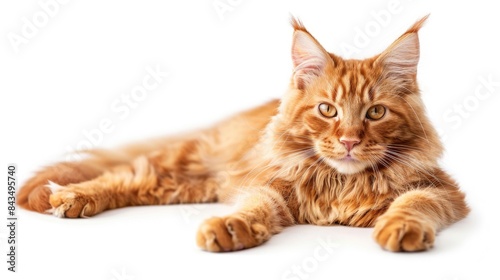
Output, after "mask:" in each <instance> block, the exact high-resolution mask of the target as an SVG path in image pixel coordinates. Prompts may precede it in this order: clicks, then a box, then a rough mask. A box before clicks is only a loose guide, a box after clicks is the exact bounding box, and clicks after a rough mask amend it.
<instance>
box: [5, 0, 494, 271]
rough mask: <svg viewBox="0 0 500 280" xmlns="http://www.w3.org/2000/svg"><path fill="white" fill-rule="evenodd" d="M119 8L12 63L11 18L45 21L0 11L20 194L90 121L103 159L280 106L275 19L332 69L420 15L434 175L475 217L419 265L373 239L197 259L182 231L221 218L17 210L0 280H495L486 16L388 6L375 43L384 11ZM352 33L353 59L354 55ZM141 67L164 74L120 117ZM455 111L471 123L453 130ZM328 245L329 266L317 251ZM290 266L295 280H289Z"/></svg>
mask: <svg viewBox="0 0 500 280" xmlns="http://www.w3.org/2000/svg"><path fill="white" fill-rule="evenodd" d="M41 2H42V3H45V2H47V0H41ZM131 2H132V1H68V4H65V5H61V6H60V8H59V10H58V11H57V12H54V15H53V17H50V18H49V20H48V22H47V24H46V26H44V27H41V28H39V30H38V32H37V33H36V34H35V35H34V36H33V38H29V39H26V40H27V43H25V44H22V45H20V46H19V51H18V52H17V53H16V52H15V50H14V47H13V46H12V44H11V43H10V41H9V36H10V37H11V36H12V35H11V34H12V33H11V32H14V33H16V34H18V35H20V34H21V30H22V28H23V25H24V23H23V17H26V18H28V19H30V21H32V18H33V15H35V14H37V13H38V12H40V11H43V10H42V8H41V7H40V4H38V1H3V2H2V3H1V4H0V33H1V34H2V38H3V40H2V41H0V92H1V96H2V101H1V102H0V114H1V118H0V123H1V129H2V133H1V134H2V137H0V143H1V145H0V152H1V153H0V154H1V163H0V169H1V170H5V173H6V169H7V164H9V163H16V164H17V167H18V173H17V175H18V180H19V183H22V182H24V181H25V180H26V179H27V178H28V177H29V176H31V175H32V174H33V172H34V171H36V170H37V169H38V168H40V167H41V166H43V165H46V164H48V163H50V162H54V161H57V160H60V159H64V153H65V152H68V151H71V150H72V149H73V148H74V147H75V146H77V145H78V144H81V143H82V141H85V135H84V132H83V131H84V130H85V131H87V132H88V131H92V130H94V129H97V128H98V127H99V125H100V123H101V122H102V121H103V120H104V124H102V126H103V128H104V130H105V131H106V133H103V137H102V139H101V141H96V144H98V146H100V147H112V146H116V145H119V144H123V143H126V142H130V141H133V140H138V139H144V138H148V137H152V136H158V135H164V134H171V133H175V132H178V131H181V130H188V129H192V128H196V127H203V126H205V125H207V124H210V123H213V122H214V121H215V120H219V119H221V118H223V117H225V116H228V115H230V114H232V113H234V112H237V111H239V110H241V109H242V108H248V107H251V106H254V105H257V104H260V103H262V102H265V101H267V100H269V99H271V98H275V97H279V96H281V94H282V92H283V91H284V89H285V88H286V86H287V83H288V79H289V76H290V74H291V61H290V43H291V35H292V28H291V27H290V26H289V23H288V19H289V13H291V14H294V15H296V16H298V17H300V18H301V19H302V21H303V22H304V24H305V25H306V27H308V29H309V30H310V31H311V32H312V34H313V35H314V36H315V37H316V38H317V39H318V40H319V41H320V42H321V43H322V44H323V45H324V46H325V48H326V49H327V50H329V51H333V52H336V53H338V54H341V55H342V54H346V53H348V51H346V50H345V48H346V45H347V44H350V45H352V46H354V47H356V46H357V47H359V49H360V50H359V52H357V53H354V54H353V56H355V57H366V56H371V55H373V54H375V53H377V52H379V51H381V50H382V49H383V48H385V47H386V46H387V45H388V44H389V43H390V42H392V41H393V40H394V39H396V38H397V37H398V36H399V35H400V34H401V33H402V32H404V30H406V28H408V27H409V26H410V25H411V24H412V23H413V22H414V21H415V20H417V19H418V18H420V17H422V16H423V15H425V14H427V13H429V12H430V13H431V17H430V19H429V21H428V22H427V23H426V25H425V27H424V28H423V29H422V30H421V32H420V40H421V48H422V50H421V63H420V66H419V79H420V84H421V88H422V91H423V97H424V99H425V102H426V105H427V108H428V114H429V115H430V117H431V118H432V120H433V122H434V123H435V125H436V126H437V127H438V128H439V129H440V131H442V134H443V139H444V144H445V146H446V149H447V152H446V154H445V156H444V158H443V164H444V166H445V167H446V169H447V170H448V171H449V172H450V173H451V174H453V176H454V177H455V178H456V179H457V180H458V181H459V182H460V183H461V185H462V187H463V190H464V191H465V192H466V193H467V195H468V197H467V200H468V202H469V203H470V205H471V207H472V209H473V211H472V213H471V215H470V216H469V217H468V218H467V219H466V220H464V221H462V222H460V223H458V224H456V225H454V226H452V227H450V228H448V229H446V230H445V231H443V232H441V233H440V234H439V236H438V238H437V241H436V246H435V248H434V249H433V250H431V251H429V252H425V253H417V254H393V253H388V252H384V251H382V250H381V249H380V248H379V247H378V246H377V245H376V244H375V243H374V242H373V241H372V239H371V229H359V228H345V227H316V226H296V227H292V228H288V229H286V230H285V231H284V232H283V233H281V234H279V235H277V236H275V237H273V238H272V239H271V240H270V241H269V242H268V243H266V244H265V245H263V246H261V247H258V248H255V249H251V250H246V251H242V252H237V253H226V254H210V253H205V252H202V251H200V250H199V249H197V248H196V246H195V242H194V240H195V238H194V236H195V232H196V228H197V226H198V224H199V223H200V222H201V221H202V220H203V219H204V218H206V217H209V216H212V215H221V214H224V213H225V210H227V209H226V206H221V205H218V206H216V205H213V206H162V207H139V208H127V209H120V210H115V211H110V212H106V213H103V214H101V215H99V216H96V217H94V218H91V219H85V220H61V219H57V218H54V217H51V216H44V215H40V214H36V213H31V212H26V211H22V210H18V216H19V221H18V223H19V225H18V242H19V250H18V272H17V273H16V274H14V273H10V272H7V266H6V263H5V262H3V265H1V266H0V271H1V272H0V275H1V276H0V278H1V279H39V278H41V279H107V280H109V279H115V280H121V279H136V280H141V279H142V280H145V279H202V278H203V279H213V278H217V279H439V280H462V279H499V277H500V273H499V271H498V266H497V265H495V264H498V260H497V261H494V259H498V258H497V254H498V253H497V252H498V251H499V249H500V245H499V241H498V240H499V236H500V231H499V229H498V212H499V211H498V207H499V206H498V197H499V194H500V191H499V187H500V183H499V182H498V179H497V178H498V176H496V175H497V174H498V167H499V164H498V158H499V157H500V149H499V148H498V138H499V136H500V135H499V128H500V127H499V125H498V114H497V112H498V107H499V105H500V96H499V95H500V85H499V84H498V83H497V84H496V85H494V86H493V87H492V88H491V93H490V94H487V93H488V92H487V91H484V89H483V88H481V79H483V78H487V77H488V76H491V79H492V80H493V81H500V71H499V68H498V62H499V58H500V57H499V56H500V55H499V52H498V50H499V49H500V43H499V41H498V40H497V39H498V30H497V29H498V26H499V24H500V18H499V17H498V9H497V8H496V6H495V5H494V4H493V3H494V2H493V1H460V3H458V2H453V1H439V3H432V1H403V0H401V1H400V2H399V3H400V4H399V6H398V5H396V7H398V8H397V9H396V10H397V13H392V16H391V19H390V20H387V22H382V23H383V24H384V25H385V26H382V25H381V24H378V27H379V29H377V27H376V26H375V25H373V22H375V21H374V17H373V14H374V13H379V14H380V11H381V10H386V11H389V10H391V11H393V10H394V9H393V8H390V9H389V8H388V7H393V6H390V5H393V4H389V3H390V2H391V1H285V0H283V1H244V0H241V1H239V0H238V1H237V0H220V3H233V5H234V7H233V9H232V10H231V11H228V12H226V13H224V14H223V18H222V19H221V18H220V17H219V16H218V14H217V12H216V10H215V9H214V6H213V3H214V2H217V1H213V0H209V1H168V2H167V1H135V2H134V3H131ZM271 2H272V3H271ZM351 2H352V3H351ZM434 2H438V1H434ZM393 12H394V11H393ZM366 28H372V29H371V31H372V33H371V35H370V36H367V38H365V41H366V42H365V45H366V46H361V45H360V44H359V43H360V42H358V44H357V45H356V41H355V40H356V38H357V37H356V34H357V33H358V32H359V31H358V29H361V30H366ZM9 34H10V35H9ZM358 40H361V39H360V38H358ZM361 43H363V42H361ZM155 65H160V69H161V70H162V71H168V72H169V73H170V75H169V76H168V77H167V78H165V79H163V81H162V83H161V84H160V85H159V86H158V87H157V88H156V89H154V90H152V91H150V92H148V94H147V96H146V97H145V98H144V100H143V101H140V102H137V104H136V105H137V106H136V108H133V109H130V113H129V114H128V115H127V113H125V110H127V109H126V107H123V106H124V103H122V101H120V100H121V98H122V97H121V95H128V96H130V95H131V91H132V90H133V88H134V87H135V86H137V85H141V83H142V81H143V79H144V78H145V77H146V76H147V75H148V72H147V71H146V68H147V67H148V66H151V67H153V68H154V67H155ZM482 77H483V78H482ZM478 88H479V91H478V93H479V94H483V95H479V97H480V98H481V100H479V99H477V97H475V95H474V94H475V91H476V89H478ZM464 102H465V105H466V106H468V107H467V108H469V111H467V112H465V113H464V115H463V116H460V115H459V113H458V111H457V110H459V109H458V108H459V107H457V106H459V105H460V104H464ZM113 104H114V105H113ZM112 106H115V107H114V109H113V108H112ZM460 106H461V105H460ZM118 107H120V108H121V109H120V108H118ZM120 110H121V111H120ZM106 119H108V121H107V123H106ZM97 140H99V139H97ZM0 178H6V175H1V176H0ZM5 180H6V179H5ZM1 185H3V186H5V185H6V184H5V183H2V184H1ZM2 189H3V190H4V191H1V192H0V198H1V200H0V205H1V208H0V209H6V198H5V196H6V192H7V191H6V187H3V188H2ZM6 212H7V211H6V210H5V211H4V210H1V213H5V214H2V215H1V216H3V217H5V216H6ZM2 219H5V218H2ZM4 221H5V223H6V220H4ZM2 224H3V222H2ZM6 229H7V228H6V227H5V226H1V227H0V241H1V242H0V252H1V254H2V255H3V256H4V258H5V257H6V256H5V254H6V245H7V244H6V237H7V231H6ZM328 240H331V241H332V242H334V243H335V244H334V246H333V245H332V247H331V248H330V249H329V250H330V251H327V250H325V249H324V248H323V247H321V245H320V244H322V243H321V242H323V243H324V242H328ZM327 253H328V254H327ZM4 258H1V259H4ZM318 258H319V259H321V260H319V259H318ZM315 264H317V266H316V265H315ZM294 266H298V267H299V268H300V269H301V270H302V271H304V273H305V274H303V275H302V274H301V275H293V272H292V269H293V267H294ZM307 271H308V272H307ZM125 276H126V277H125ZM293 277H295V278H293Z"/></svg>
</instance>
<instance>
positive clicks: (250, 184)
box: [18, 18, 469, 252]
mask: <svg viewBox="0 0 500 280" xmlns="http://www.w3.org/2000/svg"><path fill="white" fill-rule="evenodd" d="M425 20H426V18H423V19H421V20H419V21H417V22H416V23H415V24H414V25H413V26H412V27H411V28H410V29H408V30H407V31H406V32H405V33H404V34H403V35H402V36H401V37H399V38H398V39H397V40H396V41H395V42H394V43H393V44H392V45H391V46H389V47H388V48H387V49H386V50H385V51H384V52H382V53H381V54H379V55H376V56H374V57H372V58H368V59H365V60H345V59H342V58H341V57H339V56H336V55H334V54H331V53H328V52H327V51H326V50H324V49H323V47H322V46H321V45H320V44H319V42H318V41H317V40H316V39H315V38H314V37H313V36H312V35H311V34H310V33H309V32H308V31H307V29H306V28H305V27H304V26H303V25H302V23H301V22H300V21H298V20H295V19H293V20H292V26H293V27H294V30H295V31H294V35H293V44H292V60H293V64H294V72H293V75H292V78H291V81H290V86H289V90H288V91H287V92H286V93H285V96H284V97H283V98H282V100H281V101H278V100H275V101H271V102H269V103H267V104H264V105H262V106H260V107H258V108H255V109H252V110H249V111H246V112H243V113H240V114H238V115H236V116H233V117H232V118H229V119H227V120H225V121H223V122H221V123H219V124H217V125H215V126H213V127H211V128H208V129H205V130H202V131H198V132H194V133H192V134H190V135H184V136H179V137H174V138H168V139H159V140H155V141H148V142H144V143H138V144H134V145H130V146H128V147H124V148H122V149H117V150H113V151H97V150H96V151H91V152H90V155H89V157H88V159H85V160H82V161H78V162H63V163H59V164H56V165H54V166H50V167H47V168H45V169H44V170H42V171H41V172H39V173H38V174H36V175H35V176H34V177H33V178H31V179H30V180H28V181H27V182H26V184H25V186H24V187H23V188H22V189H21V190H20V192H19V194H18V203H19V204H20V205H21V206H22V207H24V208H26V209H30V210H34V211H37V212H42V213H43V212H47V213H52V214H54V215H56V216H58V217H66V218H77V217H89V216H93V215H96V214H98V213H100V212H102V211H105V210H108V209H114V208H119V207H125V206H133V205H153V204H178V203H202V202H216V201H223V202H231V203H235V204H236V206H237V207H238V209H239V210H237V211H236V212H235V213H232V214H229V215H228V216H225V217H215V218H212V219H209V220H207V221H205V222H204V223H203V224H202V225H201V226H200V228H199V231H198V234H197V244H198V245H199V246H200V247H201V248H203V249H204V250H208V251H214V252H219V251H234V250H240V249H244V248H251V247H254V246H257V245H260V244H262V243H264V242H265V241H266V240H268V239H269V238H270V237H271V236H272V235H273V234H276V233H279V232H280V231H281V230H282V229H283V228H284V227H287V226H291V225H294V224H306V223H308V224H315V225H334V224H341V225H350V226H357V227H374V228H375V229H374V238H375V241H376V242H377V243H378V244H380V246H381V247H382V248H384V249H387V250H390V251H420V250H426V249H429V248H430V247H432V245H433V243H434V238H435V234H436V232H437V231H438V230H440V229H442V228H443V227H445V226H447V225H450V224H452V223H454V222H456V221H458V220H460V219H462V218H464V217H465V216H466V215H467V214H468V212H469V209H468V207H467V205H466V203H465V200H464V194H463V193H462V192H461V191H460V190H459V189H458V186H457V183H456V182H455V181H454V180H453V179H452V178H451V177H450V176H449V175H447V174H446V173H445V172H444V171H443V170H442V169H441V168H440V167H439V165H438V163H437V161H438V159H439V157H440V156H441V153H442V146H441V143H440V142H439V139H438V136H437V134H436V131H435V130H434V128H433V127H432V125H431V123H430V121H429V120H428V118H427V117H426V114H425V111H424V105H423V104H422V100H421V98H420V93H419V88H418V85H417V82H416V74H417V64H418V60H419V40H418V31H419V29H420V27H421V26H422V24H423V23H424V21H425Z"/></svg>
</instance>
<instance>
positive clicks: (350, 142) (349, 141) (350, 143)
mask: <svg viewBox="0 0 500 280" xmlns="http://www.w3.org/2000/svg"><path fill="white" fill-rule="evenodd" d="M339 140H340V143H342V144H344V146H345V148H346V149H347V151H348V152H350V151H351V150H352V148H354V145H357V144H359V142H360V141H359V139H357V138H344V137H340V139H339Z"/></svg>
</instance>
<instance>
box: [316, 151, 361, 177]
mask: <svg viewBox="0 0 500 280" xmlns="http://www.w3.org/2000/svg"><path fill="white" fill-rule="evenodd" d="M325 162H326V163H328V165H330V166H331V167H333V168H335V169H336V170H337V171H338V172H340V173H343V174H355V173H358V172H361V171H363V170H364V169H365V168H366V167H367V166H368V164H367V163H365V162H363V161H361V160H359V159H357V158H356V157H355V156H353V155H351V154H347V155H345V156H344V157H343V158H339V159H334V158H325Z"/></svg>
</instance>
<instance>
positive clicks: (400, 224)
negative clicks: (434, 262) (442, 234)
mask: <svg viewBox="0 0 500 280" xmlns="http://www.w3.org/2000/svg"><path fill="white" fill-rule="evenodd" d="M468 213H469V208H468V207H467V205H466V203H465V196H464V194H463V193H462V192H461V191H460V190H459V189H458V187H457V185H456V183H455V182H454V181H453V180H452V179H451V178H450V177H449V176H448V175H446V174H445V173H444V172H442V171H440V170H439V171H438V172H436V174H435V177H434V179H433V180H430V181H429V182H427V186H419V187H418V188H417V189H414V190H410V191H408V192H406V193H403V194H402V195H401V196H399V197H398V198H396V199H395V200H394V201H393V202H392V204H391V205H390V207H389V209H388V210H387V212H385V213H384V214H383V215H382V216H380V218H379V219H378V220H377V222H376V224H375V230H374V235H373V236H374V238H375V240H376V241H377V243H378V244H380V246H382V248H384V249H386V250H389V251H394V252H397V251H407V252H411V251H422V250H427V249H429V248H431V247H432V246H433V244H434V239H435V236H436V232H437V231H438V230H440V229H442V228H443V227H445V226H447V225H450V224H452V223H453V222H456V221H458V220H460V219H462V218H464V217H465V216H467V214H468Z"/></svg>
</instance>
